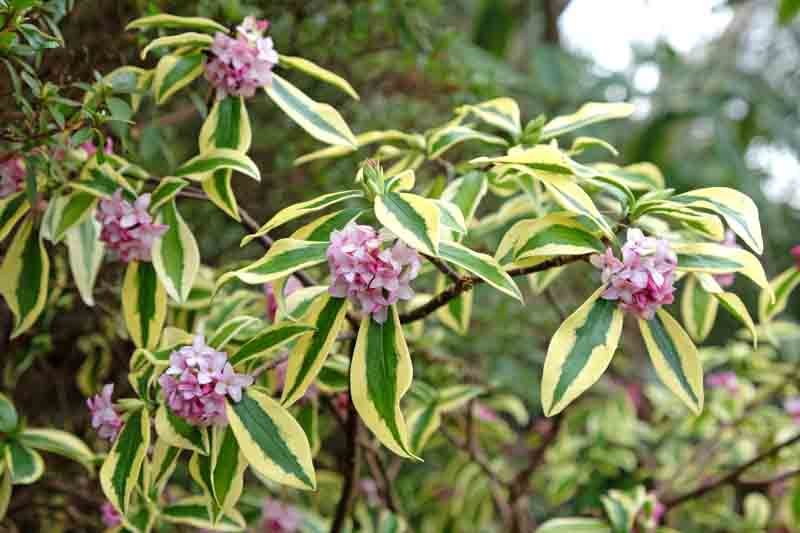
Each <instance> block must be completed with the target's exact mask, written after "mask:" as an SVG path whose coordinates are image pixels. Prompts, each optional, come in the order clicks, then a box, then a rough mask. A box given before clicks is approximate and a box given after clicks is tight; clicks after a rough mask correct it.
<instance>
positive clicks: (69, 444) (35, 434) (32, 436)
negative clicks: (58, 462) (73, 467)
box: [19, 428, 95, 472]
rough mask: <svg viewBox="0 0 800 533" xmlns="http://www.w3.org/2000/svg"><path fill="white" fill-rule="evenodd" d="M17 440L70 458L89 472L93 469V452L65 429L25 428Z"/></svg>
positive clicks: (31, 446)
mask: <svg viewBox="0 0 800 533" xmlns="http://www.w3.org/2000/svg"><path fill="white" fill-rule="evenodd" d="M19 441H20V442H21V443H22V444H24V445H25V446H28V447H30V448H34V449H37V450H42V451H45V452H50V453H55V454H58V455H61V456H63V457H66V458H67V459H72V460H73V461H76V462H78V463H80V464H82V465H83V466H85V467H86V468H87V469H88V470H89V471H90V472H91V471H93V465H92V463H93V461H94V458H95V455H94V453H93V452H92V450H91V449H89V447H88V446H87V445H86V443H84V442H83V441H82V440H81V439H79V438H78V437H76V436H75V435H73V434H71V433H67V432H66V431H61V430H58V429H47V428H25V429H24V430H23V431H22V433H21V434H20V435H19Z"/></svg>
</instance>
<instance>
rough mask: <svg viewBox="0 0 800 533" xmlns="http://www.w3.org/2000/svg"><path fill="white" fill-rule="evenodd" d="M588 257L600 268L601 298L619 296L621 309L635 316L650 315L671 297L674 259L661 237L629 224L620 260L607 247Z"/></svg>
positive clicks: (668, 301) (675, 262) (675, 259)
mask: <svg viewBox="0 0 800 533" xmlns="http://www.w3.org/2000/svg"><path fill="white" fill-rule="evenodd" d="M590 261H591V263H592V264H593V265H594V266H595V267H597V268H599V269H601V271H602V274H601V276H602V279H603V283H606V284H607V287H606V290H605V292H603V298H605V299H606V300H619V301H620V302H621V305H622V308H623V309H624V310H625V311H628V312H630V313H633V314H634V315H635V316H637V317H639V318H643V319H646V320H649V319H651V318H653V316H654V315H655V312H656V310H657V309H658V308H659V307H661V306H662V305H665V304H671V303H672V302H673V300H674V296H673V292H675V287H674V286H673V283H674V281H675V267H676V266H677V264H678V259H677V257H676V255H675V252H673V251H672V249H671V248H670V246H669V243H668V242H667V241H665V240H663V239H656V238H654V237H646V236H645V235H644V234H643V233H642V231H641V230H639V229H637V228H631V229H629V230H628V240H627V242H626V243H625V244H624V245H623V247H622V260H621V261H620V260H619V259H617V258H616V257H615V256H614V252H613V251H612V250H611V248H607V249H606V252H605V253H604V254H602V255H601V254H597V255H594V256H592V257H591V259H590Z"/></svg>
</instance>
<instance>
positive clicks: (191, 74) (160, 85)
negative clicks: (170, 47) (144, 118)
mask: <svg viewBox="0 0 800 533" xmlns="http://www.w3.org/2000/svg"><path fill="white" fill-rule="evenodd" d="M202 73H203V54H202V53H200V52H195V53H192V54H187V55H177V54H168V55H165V56H164V57H162V58H161V60H159V62H158V65H156V73H155V76H153V86H152V87H153V95H154V96H155V100H156V103H157V104H158V105H162V104H164V103H166V102H167V100H169V98H170V96H172V95H173V94H175V93H176V92H178V91H179V90H181V89H183V88H184V87H186V86H187V85H189V84H190V83H192V82H193V81H194V80H196V79H197V78H198V77H200V75H201V74H202Z"/></svg>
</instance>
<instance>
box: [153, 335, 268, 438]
mask: <svg viewBox="0 0 800 533" xmlns="http://www.w3.org/2000/svg"><path fill="white" fill-rule="evenodd" d="M169 364H170V366H169V368H167V369H166V370H165V371H164V373H163V374H162V375H161V377H160V378H158V383H159V384H160V385H161V392H162V393H163V394H164V398H165V400H166V401H167V405H169V408H170V409H172V411H173V412H174V413H175V414H176V415H178V416H180V417H183V418H185V419H186V420H187V421H189V423H190V424H193V425H196V426H208V425H211V424H213V425H225V424H227V423H228V420H227V417H226V416H225V397H226V396H228V397H230V398H231V399H232V400H233V401H234V402H239V401H241V399H242V391H243V390H244V389H245V388H246V387H249V386H250V385H252V384H253V377H252V376H249V375H247V374H237V373H236V372H235V371H234V370H233V367H232V366H231V364H230V363H229V362H228V356H227V355H226V354H225V353H224V352H218V351H216V350H214V349H213V348H211V347H210V346H207V345H206V341H205V338H204V337H203V336H202V335H198V336H196V337H195V338H194V342H193V343H192V345H191V346H183V347H182V348H180V349H178V350H175V351H174V352H172V353H171V354H170V356H169Z"/></svg>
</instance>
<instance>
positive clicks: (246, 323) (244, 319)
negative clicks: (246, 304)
mask: <svg viewBox="0 0 800 533" xmlns="http://www.w3.org/2000/svg"><path fill="white" fill-rule="evenodd" d="M260 323H261V321H260V320H259V319H257V318H254V317H251V316H235V317H233V318H231V319H230V320H228V321H227V322H225V323H224V324H222V325H221V326H220V327H218V328H217V329H216V330H215V331H214V334H213V335H212V336H211V338H210V339H209V341H208V345H209V346H211V347H212V348H214V349H215V350H222V351H225V350H224V348H225V345H226V344H228V342H229V341H231V340H232V339H234V338H236V336H237V335H239V334H240V333H241V332H242V331H246V330H248V329H250V328H253V327H255V326H256V325H257V324H260Z"/></svg>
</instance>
